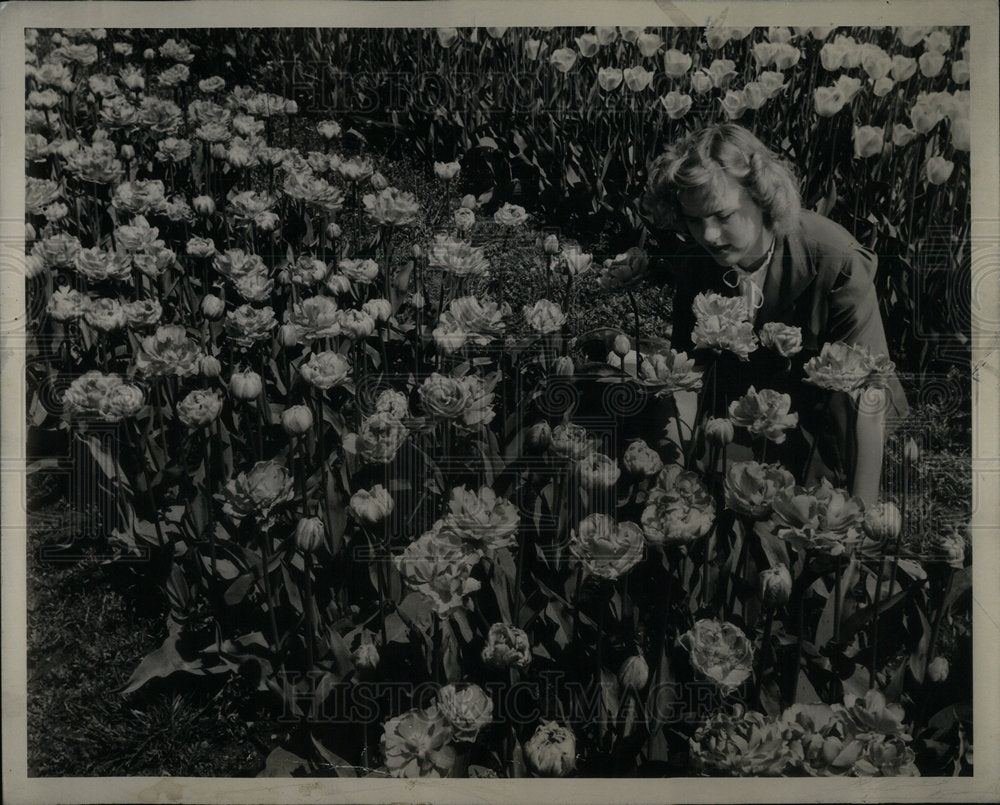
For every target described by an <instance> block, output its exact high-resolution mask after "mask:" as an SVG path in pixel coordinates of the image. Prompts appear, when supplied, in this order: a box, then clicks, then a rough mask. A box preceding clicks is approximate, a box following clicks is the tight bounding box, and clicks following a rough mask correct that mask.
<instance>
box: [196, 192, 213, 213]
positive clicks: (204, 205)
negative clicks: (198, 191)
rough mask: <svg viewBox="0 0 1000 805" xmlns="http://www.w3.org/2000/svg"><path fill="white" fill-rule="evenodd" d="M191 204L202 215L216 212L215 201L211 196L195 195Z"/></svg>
mask: <svg viewBox="0 0 1000 805" xmlns="http://www.w3.org/2000/svg"><path fill="white" fill-rule="evenodd" d="M191 206H192V207H194V211H195V212H197V213H199V214H200V215H211V214H212V213H213V212H215V202H214V201H212V197H211V196H195V197H194V198H193V199H191Z"/></svg>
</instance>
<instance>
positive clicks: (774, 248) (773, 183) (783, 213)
mask: <svg viewBox="0 0 1000 805" xmlns="http://www.w3.org/2000/svg"><path fill="white" fill-rule="evenodd" d="M643 207H644V210H645V212H646V214H647V216H648V217H649V218H650V220H651V221H653V222H654V224H655V225H657V226H660V227H663V228H671V229H674V231H675V232H677V233H678V234H680V236H681V241H682V247H681V248H680V249H678V250H677V251H676V252H675V253H671V254H662V255H660V257H661V258H663V259H664V261H665V262H666V263H667V265H668V267H669V270H670V271H671V273H672V274H673V275H674V279H675V283H676V293H675V295H674V304H673V332H672V337H671V340H672V343H673V346H674V348H675V349H677V350H678V351H681V350H683V351H687V352H688V354H692V350H693V349H694V345H693V343H692V340H691V332H692V330H693V328H694V325H695V316H694V313H693V311H692V302H693V301H694V298H695V296H696V295H697V294H698V293H701V292H706V291H715V292H717V293H722V294H726V295H735V294H740V295H742V296H743V297H744V299H746V302H747V306H748V309H749V310H750V318H751V320H752V323H753V325H754V329H755V330H759V329H760V328H761V327H762V325H764V324H766V323H768V322H778V323H782V324H786V325H790V326H793V327H799V328H800V329H801V332H802V351H801V352H800V353H798V354H797V355H795V356H794V357H793V358H792V365H791V367H789V363H788V360H787V359H786V358H782V357H781V356H780V355H777V354H776V353H775V352H773V351H772V350H769V349H763V348H758V349H757V350H755V351H753V352H751V353H750V354H749V356H748V358H749V359H748V360H747V361H741V360H740V359H738V358H737V357H736V356H735V355H730V354H728V353H723V355H722V356H721V357H720V358H719V359H718V360H719V363H718V364H717V369H716V376H717V377H716V383H717V387H716V393H715V395H714V396H715V400H716V402H715V415H716V416H725V415H726V414H725V411H726V405H727V403H728V402H730V401H732V400H733V399H736V398H737V397H739V396H741V395H742V394H744V393H745V392H746V390H747V388H748V387H749V386H750V385H753V386H755V387H756V389H757V390H760V389H762V388H773V389H776V390H779V391H782V392H784V393H788V394H790V395H791V397H792V409H791V410H792V411H793V412H796V413H798V414H799V423H800V425H801V426H802V429H803V430H805V431H806V433H807V434H808V436H802V435H801V434H798V435H796V436H795V437H793V438H792V439H789V440H788V443H787V444H786V445H783V446H782V448H781V450H780V451H779V453H778V454H775V458H779V457H781V458H783V459H784V460H786V461H788V462H790V463H789V464H788V467H789V469H793V470H794V471H796V472H797V471H798V470H799V469H800V466H801V465H796V464H795V462H798V461H802V462H803V463H804V462H805V461H807V460H809V458H808V457H809V456H810V455H811V456H813V462H812V464H811V466H810V467H809V468H808V473H807V474H808V476H809V477H810V478H813V479H815V478H818V477H823V476H825V477H828V478H830V479H831V481H833V482H834V483H835V484H837V485H839V486H842V487H846V488H848V489H849V490H850V491H851V492H852V493H853V494H855V495H857V496H859V497H860V498H862V499H863V500H864V501H865V502H866V503H873V502H874V501H875V500H876V498H877V496H878V489H879V480H880V474H881V466H882V454H883V447H884V440H885V435H886V432H887V424H888V425H890V426H891V423H892V422H893V421H894V420H896V419H898V418H900V417H902V416H905V414H906V412H907V405H906V399H905V396H904V394H903V390H902V387H901V386H900V384H899V381H898V379H897V378H896V377H895V375H892V376H891V378H890V379H889V383H888V388H887V389H885V390H884V392H875V393H873V394H867V395H866V397H865V400H864V403H863V404H859V399H858V396H857V395H856V394H855V395H851V394H848V393H843V392H832V393H831V392H824V391H822V390H819V389H817V388H815V387H813V386H811V385H809V384H805V383H803V382H802V378H803V372H802V366H803V364H804V363H805V362H806V361H807V360H808V359H809V358H810V357H813V356H815V355H817V354H818V353H819V351H820V349H821V348H822V346H823V345H824V344H825V343H832V342H836V341H842V342H845V343H847V344H855V345H860V346H864V347H867V348H869V349H870V350H871V351H872V353H874V354H886V353H887V347H886V339H885V331H884V328H883V325H882V319H881V316H880V314H879V307H878V300H877V298H876V295H875V287H874V285H873V282H872V278H873V277H874V274H875V270H876V265H877V261H876V258H875V255H874V254H872V253H871V252H870V251H868V250H867V249H865V248H864V247H862V246H861V245H860V244H859V243H858V242H857V241H856V240H855V239H854V238H853V236H852V235H851V234H850V233H849V232H848V231H847V230H845V229H844V228H843V227H841V226H839V225H838V224H836V223H834V222H833V221H831V220H829V219H827V218H825V217H823V216H822V215H819V214H818V213H815V212H809V211H806V210H802V209H801V206H800V198H799V191H798V185H797V182H796V180H795V178H794V176H793V174H792V172H791V170H790V169H789V168H788V167H787V166H786V165H785V164H784V163H783V162H782V161H781V160H780V159H779V158H778V157H777V156H776V155H775V154H774V153H772V152H771V151H770V150H769V149H768V148H767V147H766V146H764V144H763V143H761V141H760V140H758V139H757V138H756V137H755V136H754V135H753V134H751V133H750V132H749V131H747V130H746V129H744V128H741V127H740V126H736V125H732V124H728V125H720V126H712V127H709V128H705V129H702V130H700V131H697V132H694V133H693V134H690V135H689V136H687V137H685V138H684V139H683V140H681V141H679V142H677V143H675V144H674V145H672V146H670V147H669V148H668V149H667V150H666V152H665V153H664V154H662V155H661V156H660V157H658V158H657V159H656V160H655V161H654V163H653V165H652V168H651V170H650V177H649V181H648V185H647V188H646V193H645V197H644V199H643ZM694 354H695V355H696V356H697V357H703V356H699V355H698V351H695V352H694ZM812 439H815V441H816V449H815V450H814V451H812V450H810V449H809V442H810V441H811V440H812ZM769 460H770V459H769Z"/></svg>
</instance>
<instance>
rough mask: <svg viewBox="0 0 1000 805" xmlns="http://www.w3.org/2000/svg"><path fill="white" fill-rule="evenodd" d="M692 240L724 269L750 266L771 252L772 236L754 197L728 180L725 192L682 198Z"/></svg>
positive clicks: (718, 190)
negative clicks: (769, 248)
mask: <svg viewBox="0 0 1000 805" xmlns="http://www.w3.org/2000/svg"><path fill="white" fill-rule="evenodd" d="M678 201H679V202H680V207H681V214H682V216H683V218H684V223H685V224H686V225H687V228H688V231H689V232H690V233H691V236H692V237H693V238H694V239H695V240H696V241H698V243H699V244H701V246H702V248H704V249H705V251H707V252H708V253H709V254H710V255H711V256H712V259H713V260H715V262H716V263H718V264H719V265H720V266H738V265H743V266H749V265H752V264H753V263H754V262H755V261H757V260H759V259H760V258H762V257H763V256H764V254H765V253H766V252H767V249H768V247H769V246H770V243H771V233H770V232H769V231H768V230H767V229H766V227H765V226H764V215H763V212H762V211H761V209H760V207H758V206H757V203H756V202H755V201H754V200H753V199H752V198H750V194H749V193H747V191H746V190H745V189H744V188H743V187H742V186H741V185H740V184H739V183H738V182H737V181H735V180H734V179H732V178H731V177H729V176H724V177H723V181H722V186H721V188H715V189H712V188H710V187H707V186H706V187H704V188H698V189H697V190H685V191H682V192H681V193H680V194H679V196H678Z"/></svg>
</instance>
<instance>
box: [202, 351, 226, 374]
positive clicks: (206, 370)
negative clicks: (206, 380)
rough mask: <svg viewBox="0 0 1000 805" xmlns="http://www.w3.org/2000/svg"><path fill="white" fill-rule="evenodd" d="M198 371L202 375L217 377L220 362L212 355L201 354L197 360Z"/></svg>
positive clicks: (220, 370)
mask: <svg viewBox="0 0 1000 805" xmlns="http://www.w3.org/2000/svg"><path fill="white" fill-rule="evenodd" d="M198 371H199V372H201V375H202V377H218V376H219V374H220V373H221V372H222V364H221V363H219V359H218V358H216V357H215V356H214V355H202V356H201V360H200V361H199V362H198Z"/></svg>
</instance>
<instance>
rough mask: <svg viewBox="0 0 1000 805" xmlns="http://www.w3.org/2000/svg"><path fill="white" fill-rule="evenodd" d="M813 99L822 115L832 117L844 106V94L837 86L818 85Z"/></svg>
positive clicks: (817, 112)
mask: <svg viewBox="0 0 1000 805" xmlns="http://www.w3.org/2000/svg"><path fill="white" fill-rule="evenodd" d="M813 100H814V102H815V104H816V114H818V115H819V116H820V117H832V116H833V115H835V114H837V112H839V111H840V110H841V109H843V108H844V95H843V93H842V92H841V91H840V90H839V89H837V88H836V87H817V88H816V89H815V91H814V92H813Z"/></svg>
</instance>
